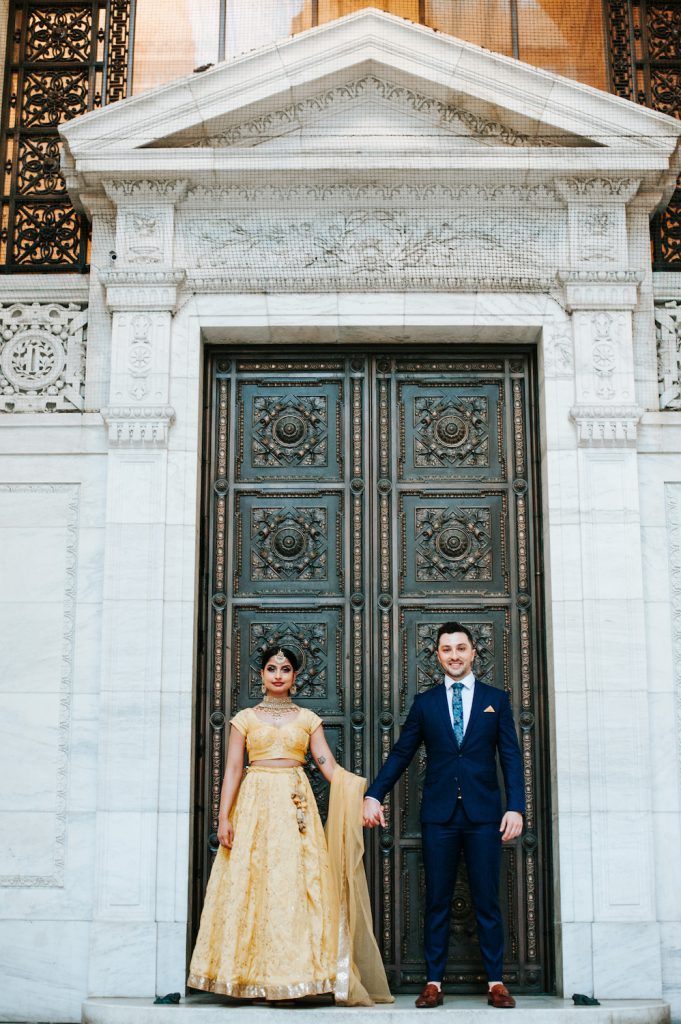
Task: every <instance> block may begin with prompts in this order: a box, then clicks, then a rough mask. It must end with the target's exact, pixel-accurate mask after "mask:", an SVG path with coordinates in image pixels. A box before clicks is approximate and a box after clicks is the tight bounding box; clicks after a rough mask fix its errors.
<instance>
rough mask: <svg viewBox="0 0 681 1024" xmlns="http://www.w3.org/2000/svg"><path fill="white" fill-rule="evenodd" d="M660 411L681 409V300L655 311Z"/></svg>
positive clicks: (658, 307)
mask: <svg viewBox="0 0 681 1024" xmlns="http://www.w3.org/2000/svg"><path fill="white" fill-rule="evenodd" d="M655 333H656V336H657V367H658V389H659V394H660V409H681V299H679V300H678V301H675V302H665V303H664V304H662V305H657V306H656V307H655Z"/></svg>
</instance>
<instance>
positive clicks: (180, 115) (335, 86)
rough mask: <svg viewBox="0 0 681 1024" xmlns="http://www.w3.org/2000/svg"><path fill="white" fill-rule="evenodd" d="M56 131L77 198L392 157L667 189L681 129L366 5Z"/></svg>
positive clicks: (374, 164) (468, 169)
mask: <svg viewBox="0 0 681 1024" xmlns="http://www.w3.org/2000/svg"><path fill="white" fill-rule="evenodd" d="M61 134H62V137H63V139H64V156H63V166H64V169H65V172H66V177H67V182H68V185H69V189H70V192H71V195H72V196H73V197H74V201H76V202H78V201H79V200H78V196H79V194H80V193H81V192H88V191H89V192H90V194H92V190H93V189H94V190H96V191H100V192H101V182H102V179H103V177H107V178H109V179H112V178H115V177H117V176H127V177H128V178H133V179H134V178H135V177H138V178H153V177H158V176H168V175H170V176H173V175H178V176H180V175H181V176H183V177H185V178H186V179H187V180H188V181H190V182H191V181H192V180H194V181H196V180H202V181H204V182H205V181H206V179H207V178H211V179H212V181H213V183H220V182H222V181H225V180H227V178H228V177H229V175H230V174H231V175H232V176H234V175H238V174H243V173H244V172H246V171H249V170H257V171H258V172H262V171H268V170H270V171H273V172H277V171H280V170H282V169H288V170H290V171H291V172H295V171H297V170H299V169H301V168H304V169H306V170H309V169H312V168H314V167H315V166H319V167H322V166H325V167H329V166H333V167H334V168H336V169H338V170H341V171H342V170H343V169H350V168H352V169H353V170H355V171H356V170H358V169H361V170H371V169H373V168H376V169H378V168H380V167H382V166H387V164H388V163H389V162H390V161H392V165H393V166H406V164H405V163H402V164H401V165H400V164H399V160H400V158H403V160H405V161H416V162H415V163H413V166H417V165H418V166H422V167H428V168H431V169H437V168H439V169H440V170H441V171H442V172H443V173H448V174H450V173H456V172H460V173H461V174H463V173H465V174H467V175H468V176H469V177H470V175H471V174H472V173H476V174H477V173H478V169H480V170H482V172H483V173H484V174H488V175H491V176H498V174H499V172H500V171H501V170H502V169H503V171H504V173H505V175H506V176H507V180H509V181H510V180H512V179H513V178H514V177H515V178H516V179H521V178H522V179H525V178H526V177H527V175H528V174H533V175H534V180H541V179H542V177H546V175H547V174H552V175H555V174H556V172H562V173H569V174H573V173H582V172H585V173H606V172H607V173H619V174H631V173H632V172H636V173H638V172H639V171H641V172H642V175H644V176H645V177H646V180H647V183H648V185H650V187H652V188H658V189H661V190H662V191H663V192H664V191H665V190H666V191H667V192H668V193H669V194H671V193H670V191H669V190H670V189H672V187H673V183H674V174H675V173H677V165H678V140H679V135H680V134H681V124H679V123H678V122H677V121H675V120H674V119H673V118H670V117H667V116H666V115H664V114H660V113H658V112H656V111H652V110H648V109H647V108H644V107H641V106H638V105H636V104H634V103H631V102H629V101H628V100H623V99H621V98H619V97H616V96H612V95H610V94H608V93H605V92H601V91H599V90H597V89H593V88H590V87H589V86H585V85H581V84H580V83H578V82H574V81H571V80H568V79H566V78H563V77H561V76H560V75H556V74H552V73H550V72H547V71H542V70H539V69H537V68H534V67H531V66H530V65H527V64H523V63H522V62H520V61H517V60H514V59H512V58H509V57H505V56H503V55H501V54H497V53H493V52H491V51H489V50H484V49H482V48H481V47H478V46H475V45H473V44H472V43H467V42H463V41H462V40H459V39H456V38H453V37H450V36H446V35H444V34H443V33H439V32H435V31H433V30H431V29H428V28H424V27H423V26H420V25H414V24H412V23H411V22H408V21H406V20H404V19H401V18H397V17H393V16H392V15H388V14H385V13H383V12H381V11H377V10H375V9H372V8H366V9H364V10H362V11H360V12H358V13H356V14H353V15H349V16H347V17H345V18H341V19H338V20H337V21H334V22H331V23H329V24H327V25H324V26H321V27H319V28H315V29H311V30H309V31H308V32H303V33H301V34H299V35H297V36H293V37H291V38H290V39H287V40H285V41H284V42H281V43H277V44H276V45H270V46H265V47H263V48H262V49H260V50H255V51H252V52H250V53H248V54H246V55H243V56H240V57H237V58H233V59H231V60H228V61H225V62H223V63H221V64H219V65H217V66H215V67H213V68H210V69H209V70H207V71H204V72H201V73H199V74H195V75H189V76H186V77H184V78H181V79H178V80H177V81H176V82H173V83H171V84H169V85H167V86H164V87H162V88H159V89H155V90H153V91H151V92H149V93H146V94H142V95H140V96H134V97H132V98H130V99H128V100H124V101H122V102H119V103H116V104H113V105H112V106H111V107H107V108H105V109H103V110H100V111H94V112H92V113H90V114H87V115H85V116H84V117H81V118H77V119H74V120H73V121H71V122H69V123H68V124H66V125H64V126H63V127H62V129H61ZM561 154H564V156H563V155H561ZM459 156H460V157H461V159H460V160H459V159H458V157H459ZM324 161H326V163H324ZM395 161H397V163H396V162H395ZM495 161H496V163H495ZM641 180H644V179H643V176H642V178H641Z"/></svg>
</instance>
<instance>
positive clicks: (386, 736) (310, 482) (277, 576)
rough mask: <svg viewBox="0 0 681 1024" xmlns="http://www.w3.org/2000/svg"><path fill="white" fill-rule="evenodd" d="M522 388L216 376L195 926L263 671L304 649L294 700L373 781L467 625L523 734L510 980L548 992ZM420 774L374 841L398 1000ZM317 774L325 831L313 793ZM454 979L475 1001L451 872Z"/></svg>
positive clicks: (406, 367) (411, 902) (246, 368)
mask: <svg viewBox="0 0 681 1024" xmlns="http://www.w3.org/2000/svg"><path fill="white" fill-rule="evenodd" d="M533 372H534V371H533V363H532V360H531V358H530V356H529V354H523V353H520V354H518V355H514V356H513V357H512V358H511V357H508V356H506V355H499V356H490V357H488V358H476V359H473V358H468V359H467V358H465V357H463V356H462V357H461V358H456V359H454V358H452V356H451V350H450V354H449V355H448V356H447V357H446V358H445V357H444V355H442V354H441V353H438V352H433V353H432V354H431V355H430V356H429V358H428V359H424V360H423V361H421V360H414V359H413V358H412V359H410V358H404V357H402V356H400V355H399V354H397V353H395V354H390V353H382V354H380V355H379V356H367V355H366V354H364V353H348V354H346V355H344V356H343V357H340V358H335V357H334V358H328V359H324V358H319V359H317V360H313V359H311V358H310V357H309V356H306V355H305V354H301V355H299V356H296V355H291V356H287V358H282V359H281V360H264V359H262V358H258V356H257V355H254V356H252V357H246V356H244V355H242V356H236V355H233V354H232V355H228V354H217V355H215V356H213V357H211V359H210V360H209V365H208V368H207V381H206V393H207V395H209V396H210V400H209V401H208V403H207V408H206V424H205V426H206V430H205V434H206V443H205V456H204V477H203V483H204V521H203V531H202V555H201V557H202V573H203V576H202V578H203V594H204V598H203V602H204V610H203V617H202V625H201V659H200V676H199V690H198V698H199V699H198V719H197V728H198V731H197V754H198V757H197V774H196V789H195V808H196V843H195V855H194V871H193V923H194V928H195V929H196V927H197V924H198V916H199V914H200V909H201V904H202V899H203V892H204V889H205V885H206V882H207V878H208V874H209V871H210V866H211V863H212V857H213V855H214V852H215V850H216V848H217V839H216V830H217V812H218V803H219V791H220V781H221V777H222V771H223V763H224V742H225V736H226V732H227V730H228V723H227V719H228V718H229V716H230V715H231V714H233V713H234V712H235V711H236V710H237V709H238V708H239V707H242V706H244V705H247V704H254V703H256V702H257V701H258V700H259V699H260V693H259V672H258V658H259V652H260V651H261V650H262V649H263V648H264V647H265V646H267V645H269V644H270V643H280V642H281V643H286V644H287V645H288V646H291V647H293V648H294V649H296V650H297V651H299V653H300V654H301V657H302V660H303V668H302V671H301V674H300V677H299V693H298V699H299V700H300V702H301V703H302V704H303V705H304V706H308V707H312V708H314V710H315V711H317V712H318V713H319V714H321V715H322V716H323V717H324V720H325V728H326V730H327V733H328V734H329V738H330V742H331V745H332V748H334V749H335V751H336V754H337V756H338V758H339V760H340V761H341V763H343V764H344V765H345V767H347V768H349V769H350V770H353V771H355V772H358V773H360V774H363V775H373V774H374V773H375V771H376V770H377V768H378V766H379V765H380V763H381V761H382V759H383V758H384V757H385V755H386V754H387V752H388V750H389V749H390V746H391V745H392V743H393V741H394V739H395V737H396V736H397V735H398V733H399V728H400V725H401V723H402V722H403V720H404V718H405V716H406V714H407V711H408V708H409V706H410V704H411V701H412V699H413V696H414V694H415V693H416V692H418V691H421V690H423V689H426V688H427V687H429V686H431V685H433V684H434V683H435V682H437V681H439V672H438V665H437V659H436V655H435V633H436V630H437V626H438V624H439V623H440V622H441V621H443V619H445V618H453V617H458V618H460V619H461V620H462V621H464V622H466V623H467V624H468V625H469V626H470V628H471V629H472V630H473V632H474V634H475V636H476V640H477V645H478V651H479V655H478V662H477V666H476V670H477V672H478V674H479V676H480V677H481V678H483V679H484V680H485V681H486V682H488V683H490V684H491V685H493V686H498V687H503V688H505V689H506V690H507V692H508V693H509V696H510V698H511V701H512V704H513V707H514V712H515V715H516V720H517V721H518V723H519V729H520V734H521V746H522V752H523V759H524V764H525V774H526V780H527V785H526V790H527V793H526V795H527V803H528V814H527V830H526V833H525V836H524V838H523V840H522V841H521V842H520V843H515V844H513V845H511V846H509V847H507V848H506V849H505V850H504V858H503V869H502V889H501V891H502V906H503V910H504V920H505V927H506V945H507V958H506V976H507V978H508V980H509V983H512V984H513V986H514V987H515V988H516V989H518V990H519V991H526V992H538V991H544V990H547V989H550V986H551V974H550V956H549V953H550V949H549V943H548V939H547V934H548V924H549V915H548V913H547V893H548V891H549V886H548V849H549V844H548V831H549V827H550V816H549V812H548V802H547V801H548V796H547V788H548V774H547V768H546V765H547V754H546V743H547V735H546V733H545V730H544V707H543V688H542V678H543V675H542V653H541V644H540V635H541V630H540V622H541V606H540V598H541V595H540V593H539V592H538V591H537V584H536V579H537V573H538V572H539V565H538V563H537V554H536V552H537V551H538V543H539V538H538V536H537V532H536V529H537V528H536V523H537V515H538V511H537V510H538V484H537V479H536V449H535V442H534V438H535V434H536V423H535V422H534V418H533V417H534V412H533V408H534V406H533V400H532V396H533V389H534V378H533ZM424 769H425V759H424V755H423V752H420V753H419V755H417V757H416V758H415V760H414V762H413V764H412V765H411V767H410V769H409V771H408V772H407V774H406V775H405V777H404V779H403V780H402V782H401V783H400V785H399V786H398V787H397V789H396V790H395V791H394V793H393V794H392V796H391V797H390V799H389V800H388V801H387V809H388V818H389V827H388V828H387V829H386V830H385V831H384V832H382V833H381V834H380V835H378V834H377V833H374V834H372V835H371V838H370V840H369V844H368V846H369V849H368V870H369V874H370V879H371V889H372V892H373V894H374V899H375V906H374V920H375V926H376V933H377V937H378V939H379V944H380V946H381V949H382V952H383V956H384V959H385V962H386V965H387V967H388V971H389V974H390V977H391V982H392V984H393V985H394V986H395V987H397V988H407V989H408V988H413V987H415V986H418V985H420V984H421V983H422V981H423V961H422V952H421V949H422V944H421V934H422V917H423V910H422V908H423V902H424V886H423V877H422V875H423V872H422V866H421V856H420V840H419V813H418V807H419V799H420V787H421V785H422V779H423V774H424ZM309 770H310V773H311V778H312V782H313V788H314V791H315V794H316V796H317V798H318V801H319V804H320V809H321V811H322V813H324V811H325V809H326V800H327V789H326V786H325V784H324V783H323V780H321V779H320V778H319V776H318V773H317V772H316V771H315V770H314V769H313V768H310V769H309ZM537 812H538V813H537ZM447 982H448V985H449V986H451V988H452V989H454V990H459V991H467V990H471V989H473V990H474V989H477V988H479V987H480V986H481V985H482V984H483V983H484V975H483V971H482V966H481V962H480V957H479V951H478V947H477V936H476V932H475V923H474V916H473V910H472V907H471V902H470V896H469V894H468V888H467V882H466V878H465V872H463V871H462V875H461V878H460V879H459V881H458V884H457V890H456V894H455V899H454V902H453V906H452V943H451V950H450V958H449V965H448V972H447Z"/></svg>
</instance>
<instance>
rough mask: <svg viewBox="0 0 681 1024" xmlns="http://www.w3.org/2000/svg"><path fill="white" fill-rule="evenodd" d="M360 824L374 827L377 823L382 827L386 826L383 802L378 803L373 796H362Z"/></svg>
mask: <svg viewBox="0 0 681 1024" xmlns="http://www.w3.org/2000/svg"><path fill="white" fill-rule="evenodd" d="M362 824H363V825H364V826H365V828H376V826H377V825H381V826H382V828H385V827H386V825H385V814H384V813H383V804H381V803H379V801H378V800H376V799H374V797H373V796H366V797H365V798H364V806H363V807H362Z"/></svg>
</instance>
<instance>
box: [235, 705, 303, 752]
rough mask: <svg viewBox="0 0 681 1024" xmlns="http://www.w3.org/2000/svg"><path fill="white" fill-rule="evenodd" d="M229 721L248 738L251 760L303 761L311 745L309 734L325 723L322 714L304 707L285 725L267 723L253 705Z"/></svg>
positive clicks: (247, 745)
mask: <svg viewBox="0 0 681 1024" xmlns="http://www.w3.org/2000/svg"><path fill="white" fill-rule="evenodd" d="M230 722H231V724H232V725H233V726H234V728H235V729H238V730H239V732H240V733H241V735H242V736H244V737H245V739H246V749H247V751H248V759H249V761H273V760H276V759H278V758H286V759H287V760H289V759H290V760H292V761H300V763H301V764H302V763H303V761H304V760H305V755H306V754H307V748H308V747H309V745H310V736H311V735H312V733H313V732H314V731H315V729H318V728H319V726H320V725H321V724H322V720H321V718H320V717H319V715H315V713H314V711H310V710H308V708H301V709H300V710H299V712H298V714H297V715H296V717H295V718H293V717H292V718H291V721H290V722H285V723H284V724H283V725H271V724H270V723H269V722H264V721H263V720H262V719H261V718H260V717H259V716H258V714H257V713H256V712H255V711H254V710H253V708H244V710H243V711H240V712H239V713H238V714H237V715H235V716H234V718H232V719H230Z"/></svg>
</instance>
